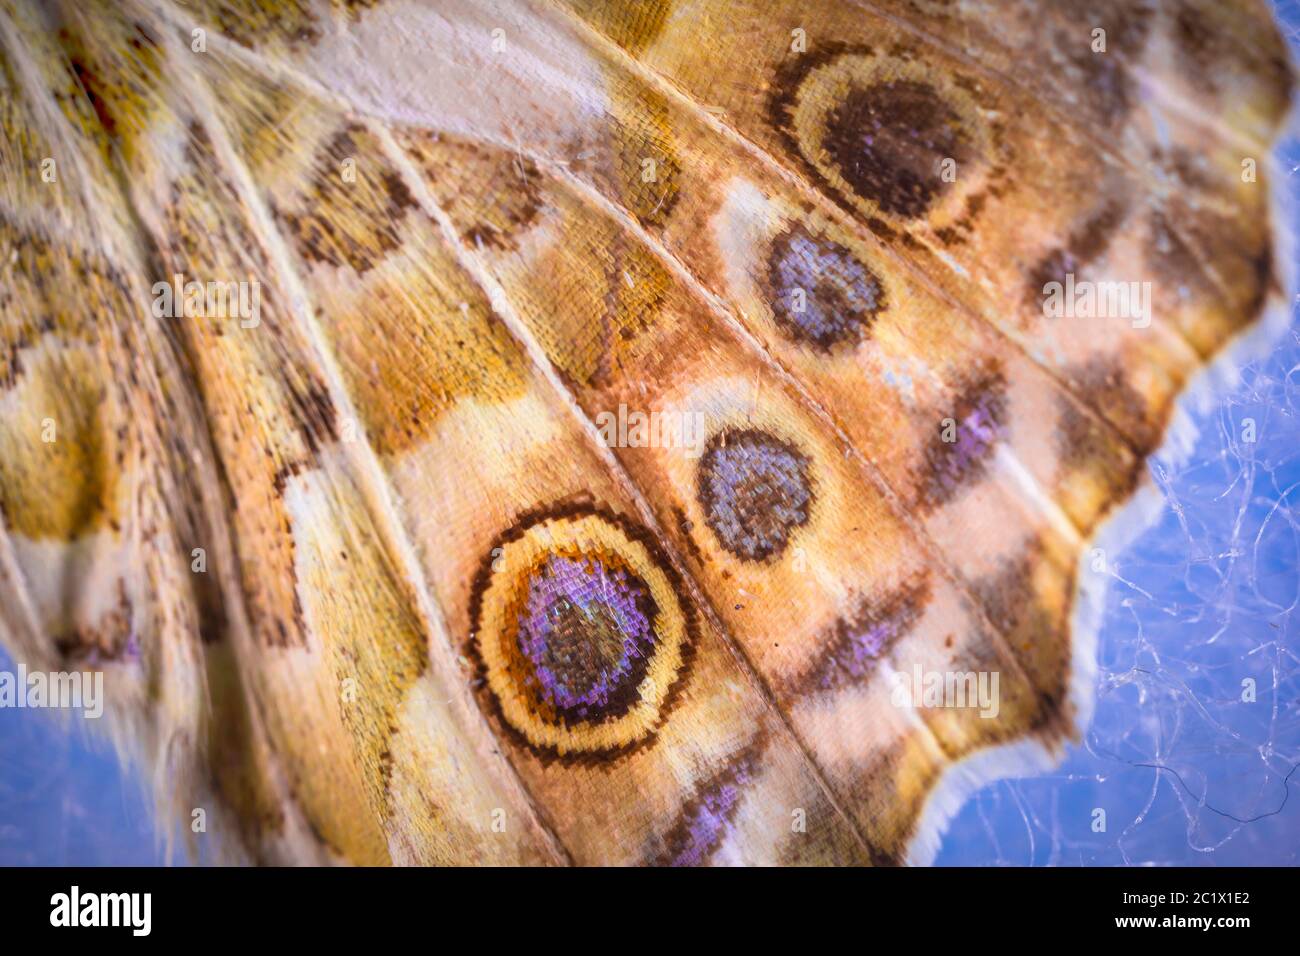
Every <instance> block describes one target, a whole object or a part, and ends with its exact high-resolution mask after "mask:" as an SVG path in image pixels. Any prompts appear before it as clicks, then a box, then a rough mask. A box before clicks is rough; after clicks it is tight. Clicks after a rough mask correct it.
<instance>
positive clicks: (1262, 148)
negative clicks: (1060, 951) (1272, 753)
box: [0, 0, 1291, 864]
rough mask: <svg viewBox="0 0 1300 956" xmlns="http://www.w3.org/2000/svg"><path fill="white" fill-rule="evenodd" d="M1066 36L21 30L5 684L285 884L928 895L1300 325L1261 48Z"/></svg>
mask: <svg viewBox="0 0 1300 956" xmlns="http://www.w3.org/2000/svg"><path fill="white" fill-rule="evenodd" d="M1025 6H1026V10H1024V11H1022V10H1019V9H1018V7H1016V5H1011V6H1008V5H1006V4H998V5H986V4H982V3H975V2H963V3H959V4H952V5H948V4H931V3H926V2H902V0H899V2H894V0H884V2H873V3H865V2H861V3H858V2H854V3H843V4H828V5H817V6H816V7H815V8H814V7H809V6H808V5H806V4H799V3H795V2H793V0H791V2H784V0H780V2H768V3H755V2H752V0H652V2H647V3H637V4H629V3H613V2H608V3H607V2H601V0H517V2H510V3H506V2H501V3H490V4H483V3H470V2H463V3H462V2H459V0H450V2H445V3H438V4H425V3H415V2H402V0H387V2H380V3H375V4H358V5H350V4H325V3H313V2H309V0H294V2H269V0H268V2H260V0H205V2H198V3H188V4H180V3H177V4H174V5H173V4H167V3H156V4H155V3H147V2H143V0H125V2H122V3H116V4H107V3H103V4H101V3H91V4H86V3H73V2H67V3H53V4H43V5H36V4H30V5H28V4H18V3H13V2H6V3H4V4H3V6H0V12H2V14H3V16H2V17H0V68H2V69H3V75H2V77H0V79H3V83H4V87H5V97H4V100H3V110H4V112H3V114H0V121H2V122H3V125H4V127H5V133H6V136H5V145H4V147H3V149H4V151H3V152H2V153H0V167H2V168H3V171H4V176H3V177H2V180H3V184H4V185H3V190H4V191H3V193H0V232H3V234H4V235H5V239H6V255H5V269H6V276H5V284H4V293H5V296H6V300H7V301H6V305H7V308H6V310H5V313H4V317H3V320H0V335H2V336H3V339H0V346H2V347H3V352H0V363H3V364H0V447H2V448H3V455H2V456H0V516H3V528H4V535H3V536H0V598H3V602H2V603H0V608H2V611H0V626H2V627H3V634H2V636H3V637H4V639H5V642H6V646H7V647H8V648H9V649H10V650H11V651H12V652H13V653H14V655H15V656H16V657H17V658H19V659H21V660H24V661H26V662H27V663H28V664H29V666H33V667H43V668H46V669H49V670H60V669H68V668H75V667H90V668H97V669H101V670H103V672H104V673H105V675H106V680H107V682H108V687H109V695H110V708H111V716H110V722H111V725H112V732H113V733H114V734H115V735H116V736H117V737H118V738H119V739H120V740H121V742H122V749H123V750H124V751H125V752H127V753H129V754H131V755H134V756H136V757H137V758H138V759H139V760H140V761H141V762H142V763H143V764H144V766H146V767H148V768H150V770H151V772H152V773H153V774H154V776H155V779H156V781H157V791H158V793H159V800H160V804H161V805H162V807H163V809H164V811H165V812H166V813H167V817H166V818H167V819H177V818H179V819H182V820H187V821H188V820H190V819H191V818H192V817H193V813H194V810H195V809H198V808H203V809H205V811H207V812H210V813H211V814H212V816H213V819H214V822H213V823H212V824H211V825H210V826H209V827H208V830H209V832H215V833H217V834H219V835H220V843H221V844H222V845H223V846H224V847H226V848H228V849H229V850H230V852H232V853H234V854H236V855H241V856H245V857H247V858H250V859H254V860H263V861H278V860H285V861H297V862H328V861H339V862H352V863H362V864H383V863H390V862H392V863H499V864H500V863H504V864H537V863H569V862H572V863H675V864H698V863H706V862H714V863H773V862H782V863H875V864H879V863H894V862H903V861H907V860H924V859H926V858H927V857H928V856H929V855H930V854H932V853H933V851H934V848H935V846H936V841H937V828H938V826H939V825H940V823H941V821H942V818H943V817H944V815H945V814H947V813H950V812H951V811H952V809H953V804H954V801H955V799H956V797H955V794H958V793H961V792H963V790H964V789H966V788H969V787H970V786H972V785H974V784H975V783H976V782H978V781H979V780H981V779H985V778H986V777H987V776H989V775H990V774H992V775H998V774H1006V773H1010V772H1014V771H1015V770H1017V769H1020V768H1023V767H1025V766H1029V765H1035V764H1041V763H1043V762H1045V761H1049V760H1050V759H1051V758H1052V757H1053V756H1054V755H1055V754H1057V753H1059V750H1060V747H1061V746H1062V744H1063V743H1064V742H1065V741H1066V740H1068V739H1070V738H1071V737H1072V736H1073V735H1075V734H1076V733H1077V727H1078V725H1079V723H1080V721H1081V720H1083V719H1086V716H1087V709H1088V706H1089V704H1088V702H1089V700H1090V694H1091V690H1090V686H1089V678H1090V667H1091V654H1092V648H1091V646H1090V642H1089V640H1088V635H1087V634H1084V633H1081V628H1079V627H1076V626H1075V612H1076V607H1077V606H1078V605H1079V604H1080V603H1082V602H1086V601H1088V600H1089V599H1090V597H1091V595H1092V594H1093V592H1095V591H1096V590H1097V589H1098V588H1099V587H1100V586H1101V582H1102V579H1103V577H1104V575H1096V574H1093V575H1090V574H1089V571H1088V566H1087V565H1086V564H1085V565H1082V566H1081V565H1080V556H1081V555H1083V554H1085V553H1086V552H1087V549H1088V547H1089V542H1090V541H1092V539H1093V538H1094V537H1095V535H1096V534H1097V531H1098V529H1099V528H1100V527H1101V525H1102V523H1103V522H1104V521H1105V520H1106V519H1107V518H1108V517H1111V516H1113V515H1114V513H1115V512H1116V510H1117V509H1118V508H1119V507H1120V506H1121V505H1123V504H1124V503H1125V502H1126V501H1128V500H1129V499H1130V498H1131V497H1132V495H1133V494H1134V492H1135V490H1136V489H1137V488H1138V487H1139V485H1140V484H1141V474H1142V463H1143V460H1144V459H1145V457H1146V456H1147V455H1148V454H1150V453H1151V452H1152V451H1153V450H1155V448H1156V447H1157V446H1158V445H1159V444H1160V442H1161V441H1162V440H1163V438H1164V436H1165V434H1166V431H1167V430H1168V428H1169V426H1170V422H1171V420H1172V419H1173V418H1174V416H1175V413H1176V409H1175V402H1176V400H1177V398H1178V396H1179V395H1180V394H1181V393H1182V391H1183V390H1184V389H1185V387H1186V386H1187V385H1188V383H1189V382H1190V381H1191V379H1192V378H1193V377H1194V376H1195V375H1197V374H1198V373H1200V372H1201V371H1202V370H1203V369H1204V368H1205V367H1206V366H1207V365H1209V364H1210V363H1211V361H1212V360H1214V359H1215V357H1216V356H1217V355H1219V354H1220V353H1221V352H1223V351H1224V350H1225V349H1226V347H1227V346H1228V345H1229V344H1230V343H1231V342H1233V341H1234V340H1235V339H1236V338H1238V337H1239V336H1241V335H1242V334H1243V333H1244V332H1246V331H1249V330H1252V329H1254V328H1257V327H1259V326H1260V325H1261V324H1262V323H1263V322H1264V317H1265V315H1266V313H1267V312H1268V310H1269V309H1270V308H1271V307H1272V306H1274V305H1276V303H1277V302H1278V300H1279V298H1280V296H1281V295H1282V288H1281V286H1282V281H1281V279H1280V277H1279V273H1278V268H1277V266H1276V264H1275V262H1274V250H1275V242H1276V241H1275V223H1274V222H1273V219H1272V218H1271V205H1270V179H1271V176H1272V174H1273V173H1272V169H1271V167H1270V164H1269V151H1270V147H1271V143H1272V140H1273V138H1274V136H1275V135H1276V134H1277V129H1278V126H1279V124H1280V123H1281V121H1282V119H1283V117H1284V115H1285V113H1286V111H1287V108H1288V106H1289V99H1290V89H1291V67H1290V62H1289V60H1288V58H1287V55H1286V52H1285V48H1284V45H1283V44H1282V41H1281V39H1280V36H1279V35H1278V33H1277V30H1276V27H1275V25H1274V24H1273V22H1272V19H1271V15H1270V14H1269V12H1268V11H1267V9H1265V8H1264V7H1263V6H1260V5H1256V4H1252V3H1245V4H1242V5H1241V9H1240V11H1239V12H1238V14H1237V15H1233V16H1229V15H1228V14H1226V13H1225V12H1223V11H1221V10H1220V9H1219V5H1217V4H1213V3H1209V2H1199V0H1197V2H1181V3H1167V4H1155V5H1146V4H1141V3H1134V4H1106V5H1104V7H1105V9H1103V10H1101V11H1099V12H1098V14H1097V16H1098V23H1099V24H1100V25H1101V26H1102V27H1103V28H1104V34H1105V43H1104V44H1103V47H1104V49H1103V51H1101V52H1098V51H1097V50H1095V49H1094V46H1095V44H1096V36H1095V34H1094V32H1093V27H1094V26H1096V25H1095V24H1092V23H1086V24H1085V23H1081V22H1079V20H1078V18H1077V16H1076V15H1074V14H1072V13H1071V12H1070V9H1069V6H1068V5H1066V4H1055V3H1044V4H1032V5H1029V4H1026V5H1025ZM1030 13H1032V16H1033V18H1034V19H1033V23H1034V26H1033V27H1032V29H1031V28H1030V27H1029V26H1028V25H1027V24H1028V23H1029V22H1030V17H1029V14H1030ZM1247 159H1249V160H1252V164H1251V169H1252V171H1254V170H1255V169H1256V168H1257V174H1255V173H1254V172H1252V175H1251V176H1249V177H1247V176H1244V175H1243V169H1244V168H1245V167H1244V165H1243V161H1244V160H1247ZM1066 281H1068V282H1070V283H1075V282H1085V283H1088V282H1091V283H1102V284H1105V283H1119V282H1122V283H1136V284H1137V287H1139V288H1146V289H1149V290H1150V291H1149V296H1150V298H1149V301H1147V302H1146V308H1145V309H1141V308H1139V309H1138V311H1136V312H1134V313H1133V314H1132V315H1131V316H1126V317H1125V318H1124V319H1123V320H1115V319H1113V318H1111V319H1105V320H1102V319H1097V320H1091V319H1088V318H1087V317H1075V318H1069V317H1067V318H1059V317H1053V316H1050V315H1048V314H1047V313H1046V312H1045V309H1044V305H1043V292H1044V290H1045V287H1046V286H1047V285H1049V284H1050V283H1052V282H1061V283H1064V282H1066ZM214 285H215V286H216V287H218V288H217V292H218V293H220V295H219V296H218V301H214V294H213V292H212V291H211V289H212V288H213V286H214ZM1102 322H1104V324H1098V323H1102ZM899 674H901V675H905V676H906V675H913V674H914V675H917V679H918V681H919V680H920V679H921V677H922V676H923V675H933V674H938V675H969V676H970V678H971V680H972V681H973V682H975V681H977V680H978V679H983V678H989V677H990V676H992V675H996V684H994V685H993V686H994V687H995V688H996V689H995V691H994V696H993V698H992V699H991V700H984V701H983V702H982V703H981V704H979V705H975V704H973V703H972V702H971V701H967V702H965V704H963V705H962V706H922V705H921V704H922V703H923V702H921V701H919V700H914V701H911V704H912V705H911V706H907V705H900V702H899V700H898V690H899V686H900V685H899V681H898V680H897V676H896V675H899ZM975 686H976V684H975V683H972V684H971V685H970V687H971V688H972V693H974V690H973V688H974V687H975Z"/></svg>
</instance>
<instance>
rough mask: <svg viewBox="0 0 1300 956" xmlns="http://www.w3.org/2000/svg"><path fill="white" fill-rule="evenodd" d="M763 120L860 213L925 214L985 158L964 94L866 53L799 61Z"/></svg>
mask: <svg viewBox="0 0 1300 956" xmlns="http://www.w3.org/2000/svg"><path fill="white" fill-rule="evenodd" d="M771 114H772V121H773V122H774V123H775V124H776V126H777V128H778V130H779V131H780V132H781V133H782V134H783V135H784V137H785V138H786V140H787V142H789V143H790V145H791V146H792V147H793V148H794V149H796V150H797V151H798V153H799V154H800V155H801V157H802V158H803V161H804V163H805V164H806V166H807V167H808V168H809V169H810V170H811V171H812V172H814V173H815V174H816V176H817V178H819V179H820V180H821V181H822V183H823V185H825V186H827V187H828V188H829V189H830V190H831V192H832V193H833V194H835V195H836V196H837V197H838V198H840V199H841V200H843V201H844V202H846V203H849V204H851V205H854V206H857V207H859V208H860V209H862V210H863V211H864V212H867V213H870V214H875V213H877V212H883V213H885V214H887V215H889V216H892V217H896V218H898V219H903V220H914V219H918V218H920V217H922V216H925V215H927V214H928V213H930V212H931V211H932V210H933V209H934V208H935V207H936V206H937V205H939V204H940V202H942V201H943V199H944V198H945V197H946V196H947V195H948V194H949V193H950V192H952V191H954V190H955V189H956V188H957V187H956V183H957V181H958V178H959V177H960V178H961V179H962V180H963V181H967V182H972V181H973V177H971V176H970V166H971V165H972V164H974V163H977V162H979V161H980V160H981V157H982V156H983V154H984V152H985V144H984V141H983V140H984V131H983V129H982V126H981V124H980V121H979V120H978V119H977V117H978V116H979V112H978V110H977V109H976V108H975V105H974V103H973V102H972V100H971V96H970V94H969V93H968V92H967V91H966V90H964V89H962V88H961V87H959V86H958V85H957V84H956V83H955V82H952V81H949V80H947V79H936V78H935V77H934V76H933V75H931V73H930V72H927V70H926V69H925V68H924V66H923V65H922V64H920V63H919V62H917V61H913V60H911V59H907V58H899V57H894V56H890V55H885V54H878V53H875V52H872V51H869V50H865V49H863V50H844V49H841V50H838V51H834V52H832V53H831V54H829V55H823V56H821V57H817V56H808V57H806V58H803V60H801V61H797V62H796V63H795V64H794V65H793V66H791V67H788V68H787V69H786V70H785V71H784V72H783V75H782V76H780V77H778V79H777V82H776V83H775V84H774V98H773V100H772V104H771Z"/></svg>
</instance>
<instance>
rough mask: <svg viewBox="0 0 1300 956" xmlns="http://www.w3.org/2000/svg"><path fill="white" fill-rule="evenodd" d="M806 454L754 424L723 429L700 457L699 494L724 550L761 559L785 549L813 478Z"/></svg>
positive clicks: (804, 514)
mask: <svg viewBox="0 0 1300 956" xmlns="http://www.w3.org/2000/svg"><path fill="white" fill-rule="evenodd" d="M808 470H809V462H808V458H807V457H806V456H805V455H804V454H803V453H802V452H800V451H799V450H798V449H797V448H795V447H794V446H793V445H791V444H789V443H788V442H785V441H782V440H781V439H779V438H777V437H775V436H774V435H770V434H768V433H767V432H764V431H759V430H757V429H734V428H729V429H725V430H723V431H721V432H719V433H718V434H716V435H714V436H713V438H712V439H710V441H709V444H708V447H707V449H706V450H705V452H704V455H703V456H702V457H701V459H700V471H699V482H698V492H697V493H698V495H699V501H700V506H701V507H702V508H703V509H704V520H705V522H706V523H707V524H708V526H709V527H710V528H711V529H712V530H713V533H714V534H715V535H717V538H718V542H719V543H720V544H721V545H722V547H723V548H725V549H726V550H727V551H729V552H731V553H732V554H734V555H735V556H736V557H738V558H741V559H742V560H745V561H762V560H765V559H767V558H771V557H775V556H777V555H779V554H780V553H781V552H782V551H784V550H785V547H786V545H787V544H788V543H789V541H790V536H791V535H792V534H793V533H794V531H795V529H797V528H799V527H800V526H802V525H804V524H807V523H808V517H809V511H810V508H811V506H812V500H813V492H812V484H811V480H810V478H809V474H808Z"/></svg>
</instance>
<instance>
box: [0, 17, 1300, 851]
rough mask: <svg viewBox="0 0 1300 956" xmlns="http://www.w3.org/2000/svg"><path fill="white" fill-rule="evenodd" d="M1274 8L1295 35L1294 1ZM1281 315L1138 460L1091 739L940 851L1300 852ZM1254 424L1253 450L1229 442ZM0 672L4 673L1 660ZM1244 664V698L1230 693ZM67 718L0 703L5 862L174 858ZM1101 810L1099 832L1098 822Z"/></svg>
mask: <svg viewBox="0 0 1300 956" xmlns="http://www.w3.org/2000/svg"><path fill="white" fill-rule="evenodd" d="M1280 10H1281V17H1282V19H1283V22H1284V24H1287V25H1288V33H1289V34H1290V36H1291V39H1292V45H1293V48H1295V46H1296V36H1297V29H1298V28H1300V2H1296V0H1288V2H1286V3H1284V4H1282V5H1281V7H1280ZM1278 168H1279V169H1280V170H1282V172H1283V173H1284V174H1285V177H1286V186H1287V188H1289V189H1290V190H1291V192H1292V193H1293V194H1295V193H1296V191H1297V190H1300V172H1297V170H1300V143H1297V142H1295V141H1288V142H1287V143H1285V144H1284V145H1283V149H1282V155H1281V158H1280V162H1279V167H1278ZM1298 198H1300V197H1298ZM1296 208H1300V202H1298V203H1297V204H1296ZM1296 225H1298V224H1296V223H1292V224H1291V226H1292V228H1293V229H1294V228H1295V226H1296ZM1291 318H1292V322H1291V327H1290V329H1289V330H1288V332H1287V333H1286V335H1285V336H1284V337H1283V338H1282V339H1281V340H1280V341H1279V342H1278V344H1277V346H1276V347H1275V348H1274V349H1273V351H1272V353H1271V354H1270V355H1268V356H1267V357H1266V358H1264V359H1262V360H1260V361H1257V362H1254V363H1252V364H1250V365H1248V366H1246V367H1245V369H1244V370H1243V373H1242V378H1241V383H1240V385H1239V386H1238V387H1237V388H1235V390H1233V391H1231V392H1230V393H1228V394H1225V395H1222V396H1221V397H1220V398H1219V399H1218V400H1217V401H1216V403H1215V405H1214V407H1213V408H1212V409H1210V410H1209V411H1208V412H1207V413H1205V414H1199V415H1194V416H1193V418H1194V420H1195V422H1196V424H1197V425H1198V426H1199V429H1200V438H1199V441H1198V443H1197V445H1196V449H1195V453H1194V454H1193V455H1192V456H1191V457H1190V458H1188V459H1187V460H1186V461H1184V462H1183V463H1182V464H1181V465H1177V466H1175V465H1174V464H1172V463H1171V462H1170V461H1169V460H1168V459H1167V458H1164V457H1160V456H1157V457H1156V458H1154V459H1153V460H1152V461H1151V462H1150V463H1149V467H1150V469H1151V472H1152V475H1153V477H1154V479H1155V481H1156V485H1157V487H1158V488H1159V489H1160V491H1161V493H1162V495H1163V497H1164V499H1165V502H1166V507H1165V509H1164V511H1163V513H1162V515H1161V517H1160V518H1159V520H1158V521H1157V522H1156V524H1154V525H1153V526H1152V527H1151V528H1150V529H1149V530H1148V531H1147V532H1146V533H1145V534H1143V535H1142V536H1141V537H1139V538H1138V539H1137V540H1136V541H1135V542H1134V543H1133V544H1132V545H1131V546H1130V547H1129V548H1128V549H1127V550H1125V551H1124V552H1123V553H1122V554H1120V555H1119V556H1118V558H1117V560H1113V561H1112V562H1111V568H1110V570H1111V573H1112V574H1114V575H1115V580H1114V581H1113V583H1112V585H1111V588H1110V593H1109V598H1108V601H1107V607H1106V612H1105V618H1104V623H1103V627H1102V631H1101V635H1100V637H1099V642H1098V644H1099V646H1098V656H1099V676H1098V687H1097V705H1096V713H1095V716H1094V720H1093V722H1092V725H1091V727H1090V728H1089V731H1088V733H1087V735H1086V738H1085V739H1084V741H1083V743H1082V744H1080V745H1078V746H1075V747H1071V748H1070V749H1069V750H1068V752H1067V755H1066V758H1065V761H1064V762H1063V764H1062V765H1061V766H1060V767H1059V768H1058V769H1056V770H1054V771H1052V772H1050V773H1047V774H1045V775H1042V776H1037V777H1032V778H1025V779H1020V780H1010V781H1002V782H999V783H996V784H992V785H990V786H987V787H985V788H984V789H983V790H981V791H979V792H978V793H976V794H975V795H974V796H973V797H972V799H970V800H969V801H968V802H967V803H966V805H965V807H964V808H963V809H962V811H961V812H960V813H959V814H958V815H957V816H956V817H955V818H954V820H953V821H952V823H951V825H950V827H949V829H948V833H947V836H946V837H945V838H944V841H943V844H942V848H941V850H940V852H939V856H938V858H937V861H936V862H938V863H940V864H963V865H986V864H994V865H997V864H1006V865H1024V864H1033V865H1113V864H1123V863H1129V864H1148V865H1150V864H1184V865H1222V864H1275V865H1277V864H1286V865H1295V864H1297V863H1300V793H1297V792H1296V791H1297V790H1300V771H1296V772H1295V773H1294V775H1293V776H1291V778H1290V781H1289V783H1288V781H1287V775H1288V774H1289V773H1291V772H1292V771H1293V770H1294V768H1295V767H1296V763H1297V761H1300V642H1298V641H1297V635H1298V634H1300V621H1297V606H1298V604H1300V572H1298V571H1297V568H1298V567H1300V522H1298V521H1297V517H1296V514H1295V512H1294V511H1293V508H1292V506H1293V505H1296V504H1297V503H1300V307H1298V306H1296V304H1293V312H1292V316H1291ZM1246 418H1253V419H1254V420H1255V423H1256V429H1257V440H1256V442H1255V443H1253V444H1246V443H1243V442H1242V441H1241V436H1242V423H1243V420H1244V419H1246ZM0 669H12V664H11V663H10V662H9V661H8V659H7V658H5V657H4V656H3V654H0ZM1244 677H1253V678H1254V679H1255V681H1256V684H1257V688H1258V691H1257V694H1258V698H1257V700H1256V701H1255V702H1254V703H1245V702H1242V701H1241V699H1240V697H1241V681H1242V679H1243V678H1244ZM71 724H72V728H73V729H72V732H71V733H70V732H69V730H68V721H67V720H66V719H65V718H63V717H62V716H60V715H52V714H50V713H49V712H37V711H28V710H6V709H0V864H6V865H12V864H54V863H66V864H91V865H94V864H107V863H115V864H149V863H161V862H166V854H165V852H164V850H163V848H162V844H161V840H160V838H159V837H158V836H157V835H156V834H155V833H154V829H153V826H152V822H151V814H150V811H149V809H148V805H147V802H146V796H145V793H144V790H143V788H142V786H141V784H140V782H139V780H138V778H137V777H136V775H134V774H129V773H126V774H124V773H123V772H122V771H121V770H120V769H119V767H118V764H117V760H116V757H115V756H114V754H113V752H112V748H111V747H110V746H109V745H108V744H107V743H106V742H104V741H97V740H96V739H95V738H94V737H93V736H92V735H91V734H88V733H86V732H85V728H84V726H82V719H81V718H79V717H74V718H72V719H71ZM1095 808H1101V809H1104V810H1105V811H1106V823H1107V827H1106V831H1105V832H1102V833H1097V832H1093V829H1092V824H1093V819H1094V816H1093V811H1094V809H1095ZM1234 818H1235V819H1234ZM173 862H183V859H180V860H173Z"/></svg>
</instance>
